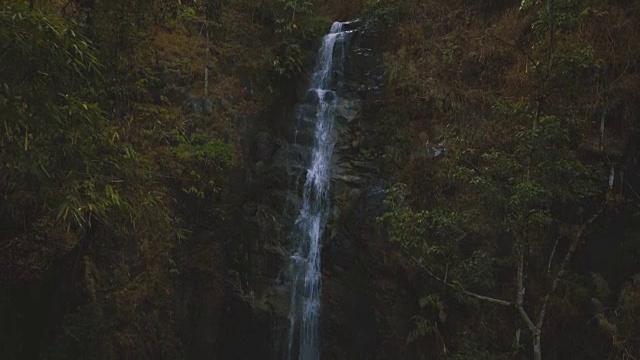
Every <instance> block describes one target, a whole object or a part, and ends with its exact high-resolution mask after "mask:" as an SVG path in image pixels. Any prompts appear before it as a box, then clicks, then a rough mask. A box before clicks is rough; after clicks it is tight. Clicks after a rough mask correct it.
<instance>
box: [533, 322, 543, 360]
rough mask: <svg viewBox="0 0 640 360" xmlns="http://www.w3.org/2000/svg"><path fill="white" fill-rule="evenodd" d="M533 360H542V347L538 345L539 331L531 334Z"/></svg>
mask: <svg viewBox="0 0 640 360" xmlns="http://www.w3.org/2000/svg"><path fill="white" fill-rule="evenodd" d="M533 360H542V345H541V344H540V330H539V329H538V331H536V332H535V333H533Z"/></svg>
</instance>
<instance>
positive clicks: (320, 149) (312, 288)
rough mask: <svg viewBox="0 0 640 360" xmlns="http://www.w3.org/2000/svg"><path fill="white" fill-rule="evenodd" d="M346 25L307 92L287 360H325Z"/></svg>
mask: <svg viewBox="0 0 640 360" xmlns="http://www.w3.org/2000/svg"><path fill="white" fill-rule="evenodd" d="M342 27H343V23H339V22H336V23H334V24H333V26H332V27H331V31H330V33H329V34H327V35H326V36H325V37H324V39H323V41H322V45H321V46H320V50H319V52H318V60H317V63H316V67H315V69H314V73H313V76H312V78H311V84H310V85H311V86H310V89H309V90H308V98H311V99H313V100H314V105H315V116H314V119H311V120H314V121H315V127H314V131H313V145H312V148H311V153H310V159H309V164H308V167H307V173H306V180H305V184H304V188H303V193H302V205H301V207H300V212H299V214H298V216H297V218H296V220H295V223H294V228H293V231H292V234H291V238H292V239H293V241H294V248H293V252H292V254H291V257H290V264H289V275H290V279H291V307H290V311H289V333H288V342H287V349H286V358H287V359H296V358H297V359H301V360H317V359H319V358H320V344H319V343H320V338H319V330H320V323H319V317H320V304H321V299H320V296H321V274H320V252H321V251H320V250H321V239H322V234H323V231H324V228H325V225H326V222H327V215H328V211H329V180H330V177H331V168H330V166H331V157H332V154H333V147H334V145H335V141H336V135H335V130H334V117H335V107H336V102H337V94H336V88H337V86H336V81H335V80H336V79H334V74H336V73H341V72H342V67H343V63H344V57H345V43H346V35H347V33H348V32H343V31H342ZM296 353H297V356H296Z"/></svg>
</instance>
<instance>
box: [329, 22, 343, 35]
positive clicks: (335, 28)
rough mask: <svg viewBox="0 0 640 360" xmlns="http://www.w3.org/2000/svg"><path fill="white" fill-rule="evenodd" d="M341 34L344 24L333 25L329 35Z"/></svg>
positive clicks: (336, 23)
mask: <svg viewBox="0 0 640 360" xmlns="http://www.w3.org/2000/svg"><path fill="white" fill-rule="evenodd" d="M339 32H342V23H341V22H339V21H336V22H334V23H333V25H331V31H329V34H337V33H339Z"/></svg>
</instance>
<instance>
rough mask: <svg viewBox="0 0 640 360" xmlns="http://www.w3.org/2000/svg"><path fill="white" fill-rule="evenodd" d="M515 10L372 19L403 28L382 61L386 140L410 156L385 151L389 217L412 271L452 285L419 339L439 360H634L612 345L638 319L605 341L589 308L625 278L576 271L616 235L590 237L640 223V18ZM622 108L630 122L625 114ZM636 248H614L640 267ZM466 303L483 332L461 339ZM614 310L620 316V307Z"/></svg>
mask: <svg viewBox="0 0 640 360" xmlns="http://www.w3.org/2000/svg"><path fill="white" fill-rule="evenodd" d="M517 5H518V6H516V4H511V5H509V4H507V3H502V2H495V4H475V5H471V4H469V3H467V2H463V1H459V2H455V3H453V4H450V5H448V6H447V7H446V8H445V9H443V10H442V11H441V12H440V13H435V14H434V13H433V12H432V13H429V12H428V11H426V10H427V9H431V10H434V9H435V7H434V6H435V5H434V4H433V2H413V1H402V2H384V1H379V2H373V3H372V6H371V7H370V15H369V16H371V17H372V18H373V19H374V21H376V22H379V23H381V24H383V26H385V27H387V28H388V27H396V28H397V31H395V32H394V35H393V36H395V39H394V40H393V41H390V42H389V43H388V44H389V47H388V52H387V55H386V56H387V68H388V76H389V82H390V88H389V100H388V102H389V103H388V105H387V106H388V107H387V109H388V110H387V111H385V114H384V115H383V117H381V118H380V119H379V121H380V132H381V133H383V134H385V136H388V133H389V132H392V133H395V135H394V136H395V137H396V138H397V139H402V142H403V143H404V144H407V145H405V146H404V147H403V146H396V147H394V150H395V152H394V153H389V150H388V148H386V149H385V150H384V152H385V153H386V154H385V155H384V156H385V157H386V158H387V159H388V161H387V164H388V167H389V169H390V171H391V173H392V174H395V175H396V176H397V179H398V180H399V181H400V182H401V183H400V184H399V185H396V186H394V187H393V188H392V189H391V191H390V192H389V197H388V203H389V205H390V206H391V208H392V209H393V211H391V212H389V213H387V214H386V215H384V216H383V217H382V218H381V220H382V221H384V222H385V223H387V224H388V229H389V236H390V240H391V241H393V242H395V243H397V244H399V245H400V247H401V248H403V249H405V253H406V254H407V255H406V260H407V261H408V262H410V263H411V262H413V263H414V266H416V267H417V269H418V270H417V271H419V272H426V273H427V274H428V276H429V277H430V278H431V281H435V282H436V283H440V285H439V286H443V288H442V290H441V291H435V290H434V288H433V285H426V286H427V288H426V295H425V296H426V297H425V298H424V301H421V303H420V305H421V307H422V308H424V310H423V312H422V313H421V314H419V316H418V317H417V318H416V319H417V320H416V332H414V333H413V335H412V337H411V338H410V340H411V341H412V342H415V343H416V344H420V342H416V340H418V339H421V338H424V339H425V340H426V339H429V342H431V343H433V344H436V346H437V347H439V348H440V349H441V351H442V354H443V355H444V354H452V355H455V356H456V357H460V358H502V357H505V358H510V357H511V356H513V354H525V355H527V356H533V357H534V358H538V359H539V358H541V357H540V356H541V355H540V353H539V352H540V351H541V352H542V354H543V355H544V358H547V357H548V358H569V357H571V358H591V357H592V356H595V355H592V354H595V353H598V354H603V353H605V354H607V355H606V356H610V357H609V358H633V356H635V355H634V354H637V353H638V348H637V346H638V344H637V342H634V341H631V342H628V341H621V340H620V339H619V338H618V336H619V335H613V336H612V335H611V334H612V332H613V333H615V334H617V333H618V331H619V330H618V329H617V326H622V327H624V328H626V329H631V328H633V329H634V330H629V331H632V332H634V333H636V334H637V328H636V326H637V324H636V322H635V321H634V320H629V322H626V321H621V322H620V323H619V324H618V325H613V328H615V330H613V329H607V327H606V326H604V327H602V326H601V327H600V328H599V329H598V327H597V326H593V322H591V321H590V320H589V319H591V318H592V317H593V316H594V315H595V314H596V313H597V312H594V311H593V309H591V310H587V309H589V305H588V303H589V300H588V299H589V297H593V296H594V293H593V292H592V289H593V287H594V286H604V285H594V283H593V282H592V279H594V278H593V276H595V277H596V278H597V279H600V280H602V281H603V284H607V282H608V281H614V282H617V281H618V280H617V279H615V277H612V274H613V273H612V271H613V272H616V270H614V269H613V268H604V267H602V266H597V265H596V266H588V267H586V268H583V269H580V271H577V272H576V271H575V269H574V268H573V266H574V265H575V264H576V261H577V260H576V259H575V258H574V257H575V256H576V254H579V255H580V256H593V255H590V254H589V251H590V250H589V248H588V247H587V249H583V247H584V246H585V242H587V241H593V242H599V240H598V237H601V236H604V237H605V238H606V237H607V236H608V235H606V233H600V234H598V235H589V233H591V232H602V231H607V230H605V229H607V228H609V227H610V226H611V225H608V224H609V222H610V221H612V219H613V218H615V217H617V216H620V215H619V214H621V213H626V214H630V215H629V216H631V218H636V219H637V215H638V213H637V206H638V205H637V204H638V202H637V200H638V198H637V195H636V194H635V192H634V190H633V187H634V186H635V180H634V182H633V184H634V185H632V183H629V182H627V183H624V181H625V180H624V179H623V177H624V169H625V168H627V166H628V165H629V164H630V163H629V161H631V163H633V162H634V161H637V160H632V159H636V158H637V155H633V154H634V153H633V152H634V151H636V150H633V149H637V135H635V133H633V129H634V128H635V127H636V126H637V120H636V119H637V114H638V111H639V110H640V109H638V107H637V106H635V105H633V104H630V103H625V102H626V99H627V96H628V92H637V90H638V83H637V81H636V79H637V74H636V72H637V70H634V69H637V61H638V49H637V48H636V47H634V46H633V45H631V44H632V43H633V40H632V35H631V34H637V33H638V30H639V29H638V28H637V26H636V25H632V24H631V23H630V22H629V21H631V20H630V19H631V18H633V16H634V15H633V14H636V15H637V11H638V9H637V8H636V7H635V6H632V7H631V9H629V8H626V9H621V8H617V7H615V6H613V7H606V6H604V5H603V4H594V3H590V2H585V1H553V0H550V1H523V2H521V3H519V4H517ZM505 8H506V9H505ZM400 10H402V11H400ZM403 14H404V15H403ZM613 14H616V15H613ZM616 16H617V18H616ZM463 24H464V25H463ZM612 29H619V30H612ZM622 29H625V30H622ZM598 31H609V32H611V31H616V34H615V35H613V34H611V36H615V40H614V39H613V38H608V39H605V38H602V37H597V36H594V34H597V33H598ZM617 31H620V32H617ZM623 31H626V32H627V33H624V32H623ZM424 33H427V34H431V35H430V37H427V38H424V37H422V36H421V34H424ZM398 38H399V39H401V41H400V42H398V41H397V39H398ZM614 42H615V43H614ZM622 44H625V45H622ZM627 44H628V45H627ZM621 52H622V53H624V54H625V55H624V56H621V55H620V53H621ZM631 64H633V65H631ZM622 79H625V80H622ZM622 83H624V85H623V84H622ZM621 87H622V88H624V90H623V89H622V88H621ZM613 89H616V90H613ZM613 93H616V94H617V95H613ZM613 103H615V104H616V105H614V107H617V108H618V110H616V111H624V112H628V113H631V114H633V115H630V116H625V117H624V119H623V118H621V117H618V116H620V114H619V113H618V114H615V113H612V112H611V109H612V104H613ZM622 109H624V110H622ZM425 114H427V115H426V116H425ZM618 129H619V130H618ZM620 133H621V134H623V135H622V139H620V138H619V137H617V136H620V135H617V134H620ZM614 134H616V135H614ZM614 137H615V138H617V139H618V140H613V138H614ZM429 140H431V141H432V142H440V143H441V144H443V146H446V152H447V154H446V155H445V157H444V158H443V159H435V160H432V159H429V157H428V156H425V155H421V154H424V153H425V152H426V150H423V148H424V147H427V148H428V147H429V146H431V145H429ZM425 141H426V144H425ZM625 142H626V143H625ZM623 143H625V144H626V149H625V148H622V147H621V144H623ZM402 183H404V184H402ZM424 194H427V195H426V196H425V195H424ZM623 216H627V215H623ZM632 223H633V222H631V223H625V224H626V225H624V226H628V227H629V229H627V230H628V233H629V234H630V233H637V227H636V226H635V225H631V224H632ZM599 229H602V230H599ZM631 236H632V237H633V240H631V239H627V240H618V242H614V243H611V244H610V245H608V246H611V247H620V248H627V249H628V246H629V245H630V244H631V243H633V244H635V245H631V246H632V247H633V248H634V249H635V250H633V252H634V253H636V254H637V251H638V245H637V244H638V237H637V235H631ZM629 241H630V242H629ZM587 245H588V242H587ZM581 249H582V250H581ZM596 257H597V256H596ZM627 261H628V262H627V263H624V264H618V266H620V267H621V268H624V269H625V271H627V273H626V276H628V277H631V276H633V275H634V273H633V266H634V264H636V265H637V259H636V260H632V259H629V260H627ZM600 271H602V272H609V275H605V277H607V278H608V280H604V279H605V277H603V276H602V275H599V274H598V272H600ZM430 284H433V283H430ZM629 286H632V285H630V283H625V284H624V285H622V287H623V288H624V289H630V288H629ZM622 299H623V298H620V301H628V300H622ZM469 300H474V301H479V302H480V303H478V304H475V305H473V306H479V307H480V308H479V309H480V312H479V313H477V318H476V319H469V320H468V321H465V323H466V326H474V325H472V324H483V326H484V327H486V328H487V329H486V333H485V334H473V335H471V336H464V338H462V335H461V333H460V331H462V328H461V325H460V324H450V323H447V322H446V314H447V311H449V312H452V313H454V314H455V313H456V312H459V311H464V310H463V309H464V308H465V307H468V306H469V304H468V301H469ZM605 302H608V303H609V304H611V305H609V306H616V305H615V302H611V297H609V298H608V300H607V301H605ZM496 306H497V307H498V308H497V309H496V308H495V307H496ZM600 306H603V305H600ZM626 306H631V307H635V308H637V306H638V303H637V302H635V305H630V304H629V303H628V302H627V305H626ZM438 314H440V315H438ZM551 314H552V315H551ZM597 316H600V315H597ZM600 318H601V317H600ZM601 319H602V318H601ZM618 320H619V321H620V319H619V318H618ZM605 322H606V321H605ZM606 323H607V324H611V323H608V322H606ZM577 324H584V326H587V328H588V329H589V330H588V332H587V333H586V334H584V335H583V336H582V337H576V336H575V334H572V333H570V332H566V330H565V331H563V330H561V327H564V328H565V329H566V328H567V327H569V326H579V325H577ZM587 324H588V325H587ZM623 324H624V325H623ZM601 325H602V323H601ZM596 334H597V335H596ZM610 336H612V337H611V338H610V339H608V337H610ZM540 337H541V338H542V341H541V339H540ZM594 337H595V339H597V341H594ZM489 339H491V340H489ZM540 341H541V344H540ZM610 341H613V345H611V342H610ZM532 343H533V345H534V347H533V352H532V351H531V350H530V349H531V347H530V346H531V344H532ZM580 343H581V344H582V345H578V344H580ZM587 343H588V344H589V345H586V344H587ZM422 344H424V343H422ZM420 346H424V345H418V347H420ZM598 347H600V348H598ZM609 347H611V348H609ZM577 348H581V349H583V352H581V353H580V355H576V353H575V351H576V349H577ZM604 349H607V350H604ZM609 354H610V355H609ZM602 356H605V355H598V356H596V357H599V358H601V357H602Z"/></svg>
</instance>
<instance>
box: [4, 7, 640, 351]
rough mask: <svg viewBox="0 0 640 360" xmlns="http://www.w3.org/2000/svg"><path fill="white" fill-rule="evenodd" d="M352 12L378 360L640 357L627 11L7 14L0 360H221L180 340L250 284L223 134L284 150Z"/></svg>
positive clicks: (237, 160) (240, 163) (220, 332)
mask: <svg viewBox="0 0 640 360" xmlns="http://www.w3.org/2000/svg"><path fill="white" fill-rule="evenodd" d="M355 17H359V18H361V19H362V20H363V23H365V24H366V26H364V29H366V31H371V32H374V34H375V38H376V39H377V45H376V46H378V47H379V48H380V50H381V51H382V52H383V53H384V68H385V83H386V87H385V91H386V93H385V94H386V95H385V98H384V99H383V100H382V101H381V105H380V106H381V109H382V110H381V111H379V112H377V113H376V114H375V115H374V116H373V117H372V118H371V119H368V121H369V122H370V123H371V124H373V127H374V130H373V133H372V135H371V136H372V137H371V139H368V141H367V144H369V145H368V148H367V149H365V150H363V151H362V158H363V159H367V160H372V161H375V162H376V165H377V166H379V167H380V168H381V169H382V170H383V176H384V177H385V178H386V179H388V180H389V183H390V184H392V185H391V186H390V188H389V189H388V191H387V196H386V205H387V211H386V212H385V214H384V215H382V216H381V217H380V218H379V219H378V221H379V223H380V224H383V225H384V228H385V231H386V235H387V237H388V240H389V242H390V244H391V246H390V249H392V253H391V254H389V257H391V258H393V261H394V263H396V264H401V267H402V268H403V269H405V270H406V272H407V274H408V275H407V276H408V278H409V279H410V282H411V284H410V286H412V287H413V288H414V290H415V294H413V295H415V296H414V297H415V298H414V299H413V305H412V307H411V309H409V310H408V311H411V312H412V313H413V316H412V317H411V318H410V319H403V321H405V320H406V321H407V322H409V323H410V324H411V330H410V331H408V332H407V333H391V330H388V329H379V331H380V332H381V333H383V334H384V336H383V338H384V339H385V341H388V342H393V343H394V344H395V343H397V344H399V345H398V346H401V347H402V348H403V351H402V353H401V354H398V358H408V359H413V358H419V359H435V358H451V359H514V358H516V359H625V360H626V359H629V360H630V359H638V358H640V195H639V194H640V165H639V162H638V158H639V155H640V133H639V132H638V127H639V120H638V119H639V118H640V43H638V39H640V21H638V19H640V3H638V2H636V1H630V0H609V1H592V0H522V1H520V0H486V1H485V0H483V1H470V0H452V1H444V0H393V1H392V0H349V1H347V0H344V1H339V0H328V1H315V0H314V1H312V0H238V1H231V0H213V1H206V2H205V1H185V0H182V1H178V0H134V1H131V0H126V1H125V0H111V1H92V0H88V1H87V0H69V1H66V0H64V1H63V0H56V1H49V2H47V1H39V0H30V1H26V0H24V1H23V0H7V1H4V2H2V4H0V271H1V272H2V277H1V279H0V335H2V336H1V337H2V340H1V341H0V344H1V345H0V358H3V359H37V358H42V359H75V358H77V359H121V358H122V359H161V358H167V359H181V358H189V359H191V358H198V359H199V358H203V357H204V356H213V357H214V358H216V356H219V358H225V355H223V353H222V352H220V353H219V354H212V355H210V354H206V353H205V352H206V351H205V350H202V349H201V348H200V347H199V346H200V345H201V344H203V343H205V345H206V341H208V340H207V339H209V337H206V339H205V336H204V335H202V334H201V332H202V331H205V330H206V331H209V332H210V333H211V334H214V335H211V338H215V339H217V341H219V342H224V339H226V338H225V331H224V329H225V327H224V326H231V325H233V324H231V325H229V324H202V323H201V319H200V314H201V313H202V312H205V311H209V310H207V309H210V311H212V312H220V313H224V312H225V311H227V312H229V311H231V310H229V309H230V308H232V304H230V301H234V299H235V298H233V297H230V296H229V295H228V288H229V287H233V286H236V283H235V281H236V280H234V279H232V280H230V279H229V278H230V275H229V273H231V272H232V271H230V269H231V268H232V266H231V265H230V264H233V265H234V268H236V269H240V271H241V272H242V271H244V272H245V274H240V275H239V276H238V280H237V282H240V280H239V279H240V278H242V279H243V280H242V281H244V279H245V278H246V277H247V276H248V275H246V274H248V273H252V269H241V268H239V267H238V266H236V265H237V264H241V263H243V262H244V261H247V262H248V260H246V259H249V258H251V256H252V254H253V253H254V252H255V251H254V250H255V249H252V246H255V244H256V241H254V239H251V237H255V236H256V234H254V233H252V232H251V231H253V230H252V229H253V228H249V227H246V226H245V225H246V224H247V222H248V220H247V219H245V218H244V217H245V215H244V212H243V208H242V207H243V205H244V204H245V201H246V199H247V198H248V197H251V196H253V195H252V194H253V193H260V192H264V191H266V189H261V188H258V189H251V188H249V186H248V185H247V184H248V183H249V181H248V180H247V175H246V174H248V173H251V170H250V167H251V166H253V161H252V159H251V158H252V152H254V151H255V149H253V148H251V146H253V145H251V146H248V145H247V143H250V141H249V140H248V139H246V138H243V136H244V135H243V132H242V129H240V125H239V121H238V119H239V118H242V117H248V118H251V116H253V115H255V114H260V116H263V117H264V118H268V119H269V120H268V126H269V130H270V131H272V132H274V133H278V132H282V131H283V130H282V129H283V128H286V126H281V125H279V124H280V123H281V122H283V121H286V119H285V118H287V117H291V116H290V115H291V114H290V113H287V111H285V110H284V109H290V108H291V107H292V105H293V104H292V102H295V100H296V96H297V95H296V93H297V91H298V87H299V84H301V83H302V82H304V81H305V74H306V72H307V71H309V69H308V67H309V66H310V58H312V57H313V55H312V54H313V51H315V47H316V45H317V40H318V39H319V38H320V36H322V34H324V33H325V32H326V31H327V30H328V29H329V27H330V24H331V22H332V21H334V20H347V19H352V18H355ZM277 135H278V136H281V137H285V135H283V134H281V133H278V134H277ZM250 160H251V161H250ZM258 183H259V182H258ZM274 221H275V220H274ZM374 226H376V224H371V227H374ZM323 261H324V260H323ZM234 271H235V270H234ZM252 274H253V273H252ZM211 289H213V290H211ZM203 294H205V295H203ZM203 299H204V300H203ZM229 299H231V300H229ZM203 303H204V304H206V306H205V305H202V304H203ZM198 304H199V305H198ZM202 307H205V308H206V309H204V310H203V308H202ZM232 315H233V314H232ZM232 315H225V316H226V317H224V316H222V315H220V318H224V319H229V318H233V316H232ZM398 316H400V315H398ZM243 321H244V320H243ZM203 329H205V330H203ZM209 335H210V334H209ZM203 339H205V340H203ZM237 341H238V342H239V343H241V342H242V340H237ZM233 344H234V346H235V344H236V342H235V341H234V342H233ZM205 345H202V346H205ZM229 346H231V345H229ZM243 346H244V347H247V348H250V347H251V344H244V345H243Z"/></svg>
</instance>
